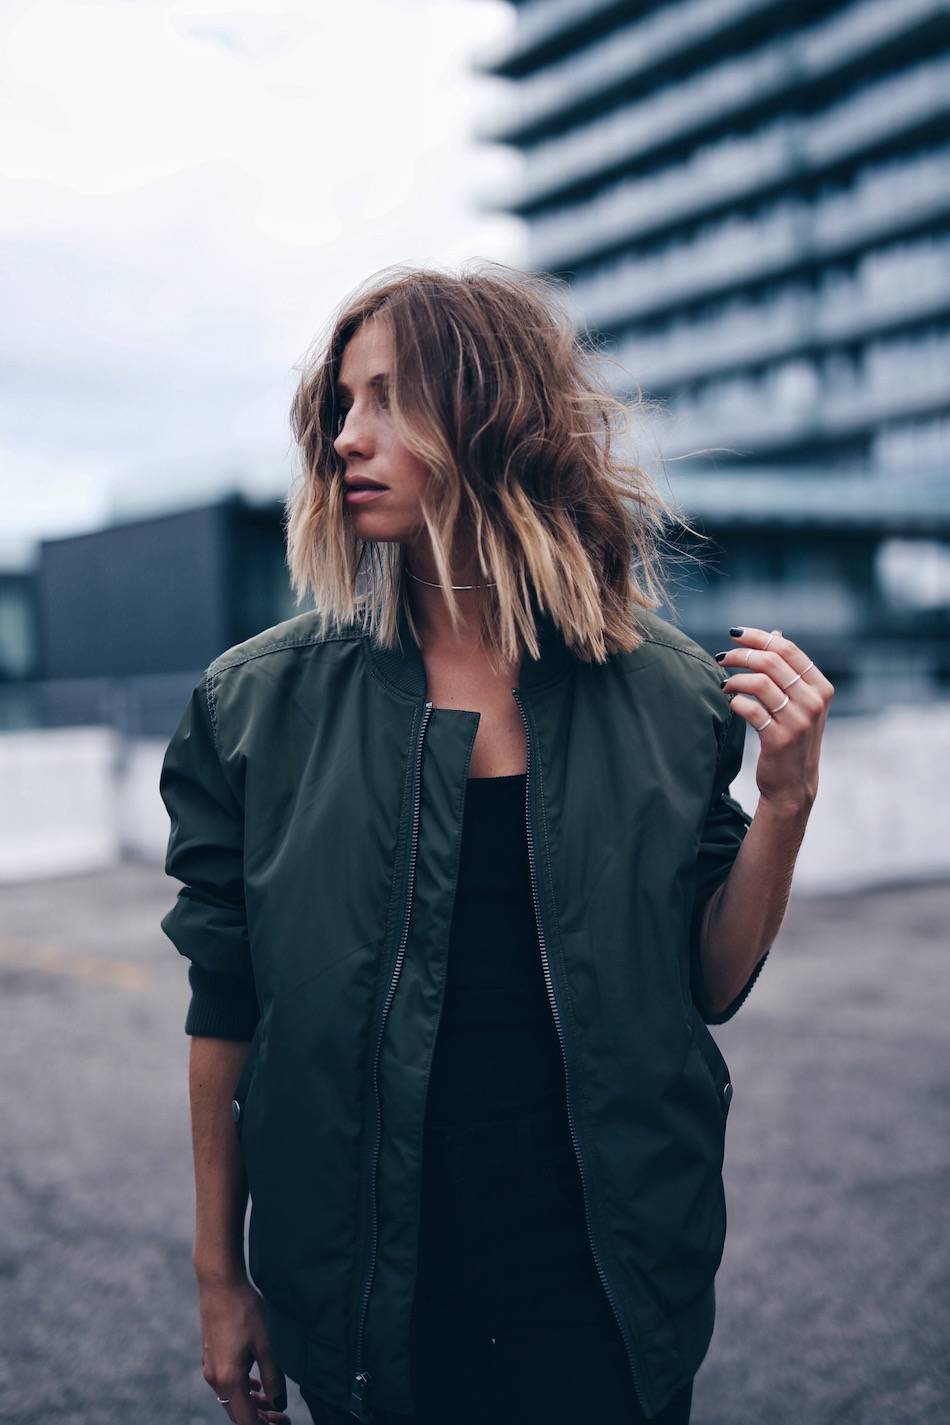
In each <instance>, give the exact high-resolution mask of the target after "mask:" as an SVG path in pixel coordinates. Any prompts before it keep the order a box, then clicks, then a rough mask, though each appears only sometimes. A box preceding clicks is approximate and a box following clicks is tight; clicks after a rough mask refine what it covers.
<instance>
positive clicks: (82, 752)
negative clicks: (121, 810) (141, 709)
mask: <svg viewBox="0 0 950 1425" xmlns="http://www.w3.org/2000/svg"><path fill="white" fill-rule="evenodd" d="M118 751H119V744H118V740H117V738H116V736H115V734H114V733H112V732H110V731H109V730H108V729H107V728H101V727H76V728H65V729H62V730H60V729H50V730H48V731H42V732H32V731H31V732H7V733H4V734H3V735H2V736H0V880H4V881H18V880H27V879H29V878H31V877H33V876H61V875H69V874H71V873H74V872H77V871H92V870H98V869H100V868H101V867H103V866H111V865H112V864H114V862H115V861H116V860H117V859H118V857H119V855H120V843H119V826H118V821H117V819H116V814H115V807H116V783H117V766H116V759H117V755H118Z"/></svg>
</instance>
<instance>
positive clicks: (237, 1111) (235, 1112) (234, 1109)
mask: <svg viewBox="0 0 950 1425" xmlns="http://www.w3.org/2000/svg"><path fill="white" fill-rule="evenodd" d="M231 1117H232V1118H233V1119H234V1121H235V1123H237V1121H238V1119H239V1118H240V1117H241V1105H240V1104H239V1103H238V1101H237V1099H236V1098H232V1100H231Z"/></svg>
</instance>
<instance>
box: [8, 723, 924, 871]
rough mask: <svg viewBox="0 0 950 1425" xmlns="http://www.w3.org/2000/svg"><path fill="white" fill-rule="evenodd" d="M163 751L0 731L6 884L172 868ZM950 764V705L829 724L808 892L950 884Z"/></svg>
mask: <svg viewBox="0 0 950 1425" xmlns="http://www.w3.org/2000/svg"><path fill="white" fill-rule="evenodd" d="M733 716H736V714H733ZM758 743H759V738H758V734H757V733H756V732H754V731H753V730H752V729H751V728H750V729H748V730H747V732H746V752H745V759H744V763H743V767H742V770H741V772H740V774H739V776H738V777H737V778H736V780H735V782H734V783H733V787H732V790H733V794H734V795H735V796H736V797H737V798H738V799H739V801H740V802H741V803H742V805H743V806H744V807H745V808H746V809H747V810H748V811H749V812H750V813H754V812H755V808H756V805H757V802H758V795H759V794H758V788H757V786H756V780H755V765H756V762H757V760H758ZM165 745H166V744H165V742H164V741H163V740H161V739H141V740H133V741H130V742H123V741H122V740H121V739H120V738H118V737H117V735H116V734H114V733H113V732H111V731H108V730H106V729H102V728H73V729H68V730H63V731H59V730H56V731H37V732H14V733H6V734H3V735H0V880H4V881H11V880H22V879H27V878H30V877H34V876H56V875H65V874H71V873H75V872H80V871H84V870H95V869H98V868H100V867H103V866H109V865H113V864H115V863H116V862H117V861H118V860H120V859H121V857H122V856H123V855H133V856H136V857H138V858H143V859H146V860H151V861H155V862H157V863H159V864H160V863H161V862H162V860H163V858H164V854H165V842H166V839H167V836H168V818H167V815H166V812H165V808H164V805H163V804H162V801H161V798H160V796H159V794H158V776H159V770H160V768H161V763H162V757H163V755H164V751H165ZM948 767H950V704H946V705H940V704H938V705H926V706H922V707H918V708H915V707H895V708H891V709H889V710H888V711H886V712H885V713H882V714H876V715H874V716H867V717H841V718H838V719H831V721H829V723H828V725H827V727H826V729H825V735H824V741H823V744H822V757H821V765H820V774H819V775H820V784H819V792H818V800H817V801H816V803H815V806H814V808H813V809H812V814H811V817H810V819H809V822H808V827H807V830H806V832H805V838H804V841H803V843H802V847H801V851H800V853H799V858H798V864H797V867H796V871H795V891H796V893H808V892H809V891H822V890H855V889H860V888H861V887H863V886H869V885H874V884H877V883H879V882H881V881H900V880H916V879H929V878H943V877H947V878H950V798H948V796H947V794H946V793H947V780H948V779H947V769H948Z"/></svg>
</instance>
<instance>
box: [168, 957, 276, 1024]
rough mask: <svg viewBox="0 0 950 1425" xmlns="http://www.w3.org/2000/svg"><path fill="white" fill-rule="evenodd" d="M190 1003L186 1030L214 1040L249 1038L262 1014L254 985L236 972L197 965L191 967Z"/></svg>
mask: <svg viewBox="0 0 950 1425" xmlns="http://www.w3.org/2000/svg"><path fill="white" fill-rule="evenodd" d="M188 982H189V984H190V985H191V1003H190V1004H189V1006H188V1013H187V1015H186V1017H185V1033H186V1034H201V1035H208V1036H209V1037H210V1038H215V1039H250V1038H251V1037H252V1035H253V1033H254V1030H255V1028H256V1026H257V1021H258V1020H259V1019H260V1017H261V1011H260V1005H259V1004H258V1000H257V992H256V990H255V988H254V986H253V985H252V984H248V983H247V982H246V981H244V980H238V979H236V978H235V977H234V976H233V975H219V974H212V973H211V972H210V971H208V970H204V969H202V968H201V967H200V966H198V965H194V964H191V965H189V967H188Z"/></svg>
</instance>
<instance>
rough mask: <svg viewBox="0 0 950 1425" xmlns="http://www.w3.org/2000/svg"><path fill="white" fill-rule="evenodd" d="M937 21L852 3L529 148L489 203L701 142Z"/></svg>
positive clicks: (508, 202) (921, 9) (915, 10)
mask: <svg viewBox="0 0 950 1425" xmlns="http://www.w3.org/2000/svg"><path fill="white" fill-rule="evenodd" d="M941 15H942V16H946V17H947V20H948V25H950V13H948V6H947V3H946V0H903V3H902V4H900V5H894V3H893V0H855V3H854V4H852V5H849V6H848V7H847V8H846V9H845V10H844V11H842V12H840V13H838V14H836V15H833V16H832V17H831V18H830V19H825V20H822V21H820V22H819V23H818V24H815V25H811V26H809V27H808V28H807V29H804V30H800V31H798V32H796V33H793V34H790V35H784V36H783V37H782V38H781V39H779V40H776V41H772V42H770V43H768V44H766V45H763V46H762V47H761V48H759V49H757V50H755V51H753V52H752V53H750V54H747V55H743V56H741V57H740V58H738V59H734V58H730V59H728V60H725V61H723V62H721V63H718V64H716V65H714V66H712V67H711V68H708V69H704V70H702V71H701V72H700V73H699V74H698V75H697V76H695V77H693V78H690V79H686V80H683V81H681V82H676V83H674V84H670V85H667V86H666V87H664V88H662V89H660V90H658V91H657V92H656V93H655V94H651V95H649V97H648V98H646V99H645V100H642V101H640V102H638V103H635V104H630V105H624V106H623V107H622V108H621V109H618V110H616V111H614V112H613V113H611V114H609V115H607V116H606V117H604V118H598V119H595V120H593V121H592V122H590V123H587V124H584V125H583V126H582V127H575V128H572V129H571V130H569V131H568V132H567V133H565V134H563V135H558V137H557V138H555V139H551V140H549V141H547V142H543V143H539V144H536V145H534V146H533V147H532V148H531V149H530V150H529V151H528V152H527V153H526V155H525V157H524V164H523V168H522V171H521V173H520V174H519V175H518V177H517V179H515V180H513V181H512V182H511V183H509V184H507V185H506V186H504V187H499V188H497V189H496V190H495V192H494V194H493V196H492V198H491V199H490V200H489V204H490V206H496V207H501V208H505V209H516V210H521V209H525V208H527V207H528V206H529V205H531V204H537V203H539V202H541V201H543V200H544V199H545V198H550V197H551V196H553V195H554V194H556V193H558V192H562V191H564V190H565V189H566V188H567V187H569V185H570V184H571V183H577V182H579V181H581V180H590V179H592V178H594V177H595V176H596V175H597V174H598V173H605V172H609V171H610V170H611V169H616V168H617V166H619V165H620V164H623V163H630V162H632V161H634V160H635V159H637V158H638V157H639V158H643V157H645V156H647V155H649V154H650V153H651V152H653V151H654V150H655V149H656V148H658V147H659V146H661V145H663V144H664V143H668V142H669V141H670V140H671V139H680V140H683V139H686V138H688V137H689V136H690V135H695V136H696V137H697V138H701V135H702V134H703V132H704V131H705V130H708V128H709V126H710V125H711V124H713V123H717V122H721V121H722V120H723V119H726V118H728V117H729V116H733V117H736V116H739V115H741V114H742V113H743V112H744V111H746V110H747V109H748V108H750V107H751V106H752V105H761V104H762V103H763V102H765V101H766V100H769V99H773V100H774V99H777V98H779V97H780V96H781V95H783V94H790V93H800V92H801V91H802V90H803V89H804V88H806V87H807V86H808V85H810V84H813V83H815V82H816V81H818V80H825V79H827V78H828V77H829V76H830V75H832V74H834V73H835V72H836V71H837V70H839V69H841V68H842V67H844V66H846V65H850V64H854V62H855V61H856V60H859V59H861V58H863V57H865V56H867V55H868V54H869V53H872V52H873V51H875V50H878V49H881V48H883V47H885V46H887V45H892V44H893V43H894V42H895V40H897V39H898V38H900V36H901V35H904V34H907V33H909V32H911V31H913V30H914V29H917V28H920V27H921V26H923V25H925V24H926V23H927V22H928V21H932V20H934V19H935V18H938V17H940V16H941ZM487 136H488V137H491V136H492V135H487Z"/></svg>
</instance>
